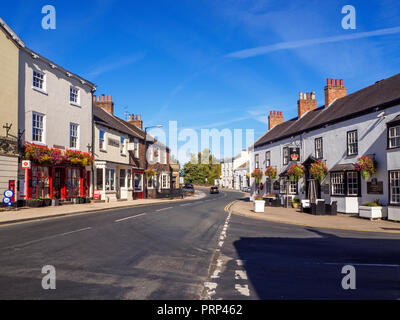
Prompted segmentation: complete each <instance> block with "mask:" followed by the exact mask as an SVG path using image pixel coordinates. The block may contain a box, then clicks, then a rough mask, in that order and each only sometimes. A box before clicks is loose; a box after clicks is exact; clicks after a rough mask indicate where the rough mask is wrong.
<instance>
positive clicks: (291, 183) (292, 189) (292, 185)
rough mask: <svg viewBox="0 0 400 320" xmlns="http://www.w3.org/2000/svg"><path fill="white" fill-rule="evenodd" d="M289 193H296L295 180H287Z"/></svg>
mask: <svg viewBox="0 0 400 320" xmlns="http://www.w3.org/2000/svg"><path fill="white" fill-rule="evenodd" d="M289 194H297V181H292V180H289Z"/></svg>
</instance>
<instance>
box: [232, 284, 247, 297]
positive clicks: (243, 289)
mask: <svg viewBox="0 0 400 320" xmlns="http://www.w3.org/2000/svg"><path fill="white" fill-rule="evenodd" d="M235 289H236V290H237V291H238V292H239V293H240V294H241V295H243V296H247V297H249V296H250V290H249V286H248V285H247V284H246V285H244V286H241V285H240V284H236V285H235Z"/></svg>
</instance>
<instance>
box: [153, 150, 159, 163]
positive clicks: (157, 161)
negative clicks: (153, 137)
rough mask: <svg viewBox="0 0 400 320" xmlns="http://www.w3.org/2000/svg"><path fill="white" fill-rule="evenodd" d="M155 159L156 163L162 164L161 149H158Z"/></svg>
mask: <svg viewBox="0 0 400 320" xmlns="http://www.w3.org/2000/svg"><path fill="white" fill-rule="evenodd" d="M154 156H155V159H156V163H160V162H161V150H160V147H156V151H155V154H154Z"/></svg>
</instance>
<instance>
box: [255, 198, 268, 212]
mask: <svg viewBox="0 0 400 320" xmlns="http://www.w3.org/2000/svg"><path fill="white" fill-rule="evenodd" d="M264 209H265V201H264V200H254V212H264Z"/></svg>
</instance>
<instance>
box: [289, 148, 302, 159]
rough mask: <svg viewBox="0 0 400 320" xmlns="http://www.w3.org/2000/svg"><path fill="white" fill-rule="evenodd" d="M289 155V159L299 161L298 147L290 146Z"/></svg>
mask: <svg viewBox="0 0 400 320" xmlns="http://www.w3.org/2000/svg"><path fill="white" fill-rule="evenodd" d="M289 156H290V160H292V161H299V160H300V148H290V149H289Z"/></svg>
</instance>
